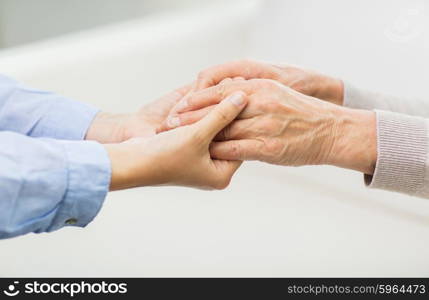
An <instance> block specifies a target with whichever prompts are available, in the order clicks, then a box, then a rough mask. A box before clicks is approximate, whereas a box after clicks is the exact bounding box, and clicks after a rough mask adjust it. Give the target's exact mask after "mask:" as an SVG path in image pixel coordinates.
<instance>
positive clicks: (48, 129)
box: [0, 75, 99, 140]
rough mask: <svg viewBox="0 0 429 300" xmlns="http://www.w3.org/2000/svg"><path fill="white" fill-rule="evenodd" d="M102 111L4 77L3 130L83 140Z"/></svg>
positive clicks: (0, 81) (0, 88)
mask: <svg viewBox="0 0 429 300" xmlns="http://www.w3.org/2000/svg"><path fill="white" fill-rule="evenodd" d="M98 111H99V110H98V109H96V108H94V107H92V106H90V105H87V104H84V103H81V102H78V101H75V100H71V99H68V98H65V97H62V96H59V95H57V94H55V93H51V92H47V91H42V90H36V89H30V88H27V87H24V86H23V85H21V84H20V83H18V82H17V81H15V80H13V79H10V78H8V77H6V76H3V75H0V131H13V132H18V133H21V134H24V135H28V136H32V137H49V138H54V139H63V140H82V139H83V138H84V137H85V134H86V132H87V130H88V127H89V125H90V124H91V122H92V120H93V119H94V117H95V115H96V114H97V112H98Z"/></svg>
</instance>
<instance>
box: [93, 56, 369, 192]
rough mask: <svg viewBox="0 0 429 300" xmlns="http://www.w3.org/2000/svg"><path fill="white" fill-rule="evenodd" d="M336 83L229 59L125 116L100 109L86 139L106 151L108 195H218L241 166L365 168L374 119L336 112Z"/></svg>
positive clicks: (346, 110)
mask: <svg viewBox="0 0 429 300" xmlns="http://www.w3.org/2000/svg"><path fill="white" fill-rule="evenodd" d="M342 102H343V84H342V81H341V80H339V79H335V78H332V77H329V76H326V75H322V74H319V73H317V72H314V71H310V70H305V69H301V68H298V67H295V66H288V65H286V66H282V65H273V64H268V63H262V62H256V61H248V60H243V61H236V62H231V63H226V64H222V65H218V66H214V67H211V68H209V69H207V70H204V71H202V72H200V74H199V75H198V78H197V80H196V81H195V82H194V83H192V84H190V85H188V86H185V87H182V88H180V89H178V90H176V91H174V92H172V93H170V94H168V95H166V96H164V97H161V98H160V99H158V100H156V101H155V102H153V103H150V104H148V105H146V106H144V107H143V108H141V109H140V111H138V112H137V113H134V114H123V115H112V114H107V113H99V114H98V115H97V116H96V118H95V120H94V121H93V123H92V125H91V127H90V128H89V130H88V132H87V135H86V139H88V140H96V141H98V142H100V143H103V145H104V146H105V147H106V150H107V152H108V154H109V157H110V160H111V166H112V177H111V186H110V188H111V190H117V189H125V188H131V187H137V186H148V185H181V186H191V187H197V188H203V189H223V188H225V187H227V186H228V184H229V182H230V180H231V178H232V176H233V174H234V173H235V171H236V170H237V169H238V168H239V166H240V164H241V162H242V161H244V160H259V161H263V162H267V163H271V164H278V165H287V166H301V165H321V164H329V165H334V166H338V167H342V168H349V169H353V170H357V171H361V172H363V173H366V174H372V173H373V172H374V167H375V162H376V157H377V151H376V129H375V114H374V113H373V112H371V111H365V110H357V109H350V108H346V107H343V106H341V105H342Z"/></svg>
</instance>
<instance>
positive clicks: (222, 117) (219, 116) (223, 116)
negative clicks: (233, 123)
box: [217, 111, 230, 122]
mask: <svg viewBox="0 0 429 300" xmlns="http://www.w3.org/2000/svg"><path fill="white" fill-rule="evenodd" d="M217 119H218V120H219V121H220V122H229V119H230V118H229V115H228V113H226V112H225V111H218V113H217Z"/></svg>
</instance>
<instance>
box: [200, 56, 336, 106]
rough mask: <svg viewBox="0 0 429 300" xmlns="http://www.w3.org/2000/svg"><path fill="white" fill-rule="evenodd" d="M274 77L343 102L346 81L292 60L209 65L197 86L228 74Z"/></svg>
mask: <svg viewBox="0 0 429 300" xmlns="http://www.w3.org/2000/svg"><path fill="white" fill-rule="evenodd" d="M237 77H238V78H244V79H257V78H259V79H272V80H276V81H278V82H280V83H282V84H284V85H286V86H288V87H290V88H292V89H294V90H296V91H298V92H300V93H302V94H305V95H307V96H312V97H315V98H319V99H321V100H325V101H329V102H331V103H334V104H342V102H343V82H342V80H340V79H337V78H334V77H330V76H327V75H324V74H321V73H319V72H316V71H313V70H309V69H304V68H301V67H297V66H294V65H288V64H271V63H265V62H259V61H254V60H238V61H233V62H228V63H224V64H220V65H216V66H212V67H209V68H207V69H205V70H203V71H201V72H200V73H199V74H198V78H197V81H196V85H195V89H196V90H201V89H204V88H208V87H211V86H213V85H216V84H218V83H219V82H221V81H222V80H224V79H225V78H237Z"/></svg>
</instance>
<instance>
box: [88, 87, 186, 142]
mask: <svg viewBox="0 0 429 300" xmlns="http://www.w3.org/2000/svg"><path fill="white" fill-rule="evenodd" d="M190 88H191V84H188V85H186V86H183V87H181V88H179V89H176V90H175V91H172V92H170V93H168V94H166V95H164V96H162V97H160V98H159V99H157V100H155V101H153V102H151V103H149V104H147V105H145V106H143V107H142V108H141V109H140V110H139V111H137V112H135V113H129V114H111V113H106V112H100V113H98V114H97V115H96V116H95V118H94V120H93V122H92V124H91V126H90V127H89V129H88V131H87V134H86V137H85V139H86V140H94V141H97V142H99V143H120V142H123V141H126V140H129V139H131V138H136V137H150V136H154V135H155V134H156V133H158V132H159V127H160V125H161V124H162V122H163V121H164V120H165V118H166V117H167V115H168V114H169V112H170V111H171V109H172V108H173V107H174V105H175V104H176V103H177V102H179V101H180V100H181V99H182V98H183V96H184V95H186V94H187V93H188V92H189V90H190Z"/></svg>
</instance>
